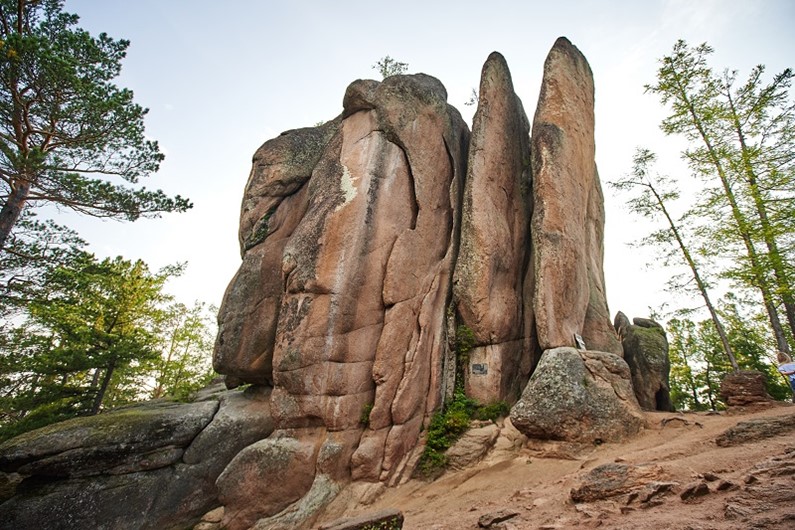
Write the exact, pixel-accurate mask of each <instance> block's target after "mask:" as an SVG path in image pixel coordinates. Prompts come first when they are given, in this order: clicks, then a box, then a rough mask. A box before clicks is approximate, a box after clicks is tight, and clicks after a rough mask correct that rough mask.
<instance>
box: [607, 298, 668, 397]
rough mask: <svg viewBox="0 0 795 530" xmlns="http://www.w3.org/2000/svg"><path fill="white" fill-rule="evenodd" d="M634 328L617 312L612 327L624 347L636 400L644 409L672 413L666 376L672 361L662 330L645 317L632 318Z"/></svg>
mask: <svg viewBox="0 0 795 530" xmlns="http://www.w3.org/2000/svg"><path fill="white" fill-rule="evenodd" d="M633 322H634V325H633V324H630V323H629V319H628V318H627V317H626V315H624V313H622V312H621V311H619V312H618V313H617V314H616V318H615V320H614V324H613V325H614V326H615V329H616V332H618V336H619V337H621V344H622V346H623V347H624V360H625V361H626V362H627V364H628V365H629V371H630V372H631V373H632V387H633V388H634V390H635V397H637V398H638V403H640V406H641V408H642V409H644V410H660V411H666V412H670V411H673V410H674V406H673V402H672V401H671V387H670V386H669V383H668V376H669V375H670V372H671V360H670V359H669V357H668V339H667V337H666V336H665V330H664V329H663V327H662V326H661V325H660V324H658V323H657V322H655V321H654V320H651V319H648V318H635V319H633Z"/></svg>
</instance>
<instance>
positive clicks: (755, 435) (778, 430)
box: [715, 414, 795, 447]
mask: <svg viewBox="0 0 795 530" xmlns="http://www.w3.org/2000/svg"><path fill="white" fill-rule="evenodd" d="M791 431H795V414H789V415H787V416H779V417H772V418H759V419H753V420H747V421H741V422H740V423H738V424H737V425H735V426H734V427H730V428H729V429H727V430H726V431H725V432H723V433H722V434H721V435H720V436H718V437H717V438H716V440H715V443H717V444H718V446H719V447H730V446H732V445H740V444H743V443H747V442H754V441H756V440H762V439H765V438H771V437H773V436H779V435H781V434H784V433H788V432H791Z"/></svg>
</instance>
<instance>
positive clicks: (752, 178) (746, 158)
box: [726, 86, 795, 351]
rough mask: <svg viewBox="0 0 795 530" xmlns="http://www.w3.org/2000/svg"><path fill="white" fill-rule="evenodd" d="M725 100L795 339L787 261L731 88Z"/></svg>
mask: <svg viewBox="0 0 795 530" xmlns="http://www.w3.org/2000/svg"><path fill="white" fill-rule="evenodd" d="M726 97H727V99H728V101H729V109H730V110H731V113H732V121H733V125H734V130H735V133H736V134H737V139H738V140H739V142H740V152H741V155H742V167H743V171H744V173H745V180H746V183H747V184H748V191H749V193H750V195H751V198H752V199H753V201H754V207H755V208H756V213H757V216H758V217H759V224H760V227H761V229H762V239H763V240H764V242H765V246H766V247H767V251H768V259H769V261H770V268H771V269H772V270H773V277H774V278H775V280H776V286H777V287H778V292H779V293H780V294H781V300H782V302H783V303H784V311H785V313H786V315H787V323H788V324H789V327H790V329H791V330H792V334H793V335H794V336H795V298H793V294H792V283H791V282H790V279H789V277H788V274H787V271H786V269H785V266H784V260H783V258H782V255H781V252H780V251H779V247H778V242H777V241H776V238H775V236H774V232H773V227H772V226H771V225H770V218H769V217H768V215H767V205H766V204H765V201H764V198H763V197H762V193H761V192H760V190H759V180H758V178H757V175H756V172H755V171H754V167H753V164H752V162H751V155H750V150H749V149H748V144H747V143H746V140H745V133H744V132H743V128H742V125H741V124H740V117H739V116H738V114H737V108H736V107H735V105H734V100H733V98H732V96H731V90H730V89H729V87H728V86H727V87H726ZM779 349H780V348H779ZM781 351H787V350H781Z"/></svg>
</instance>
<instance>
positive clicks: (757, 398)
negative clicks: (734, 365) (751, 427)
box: [720, 370, 773, 407]
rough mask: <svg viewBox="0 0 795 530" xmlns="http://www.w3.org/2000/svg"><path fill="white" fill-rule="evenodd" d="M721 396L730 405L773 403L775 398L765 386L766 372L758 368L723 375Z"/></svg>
mask: <svg viewBox="0 0 795 530" xmlns="http://www.w3.org/2000/svg"><path fill="white" fill-rule="evenodd" d="M720 398H721V399H722V400H723V402H724V403H726V405H728V406H730V407H744V406H754V405H768V404H770V403H773V398H772V397H770V394H768V393H767V388H765V374H763V373H762V372H758V371H756V370H740V371H737V372H730V373H728V374H726V375H725V376H723V379H721V382H720Z"/></svg>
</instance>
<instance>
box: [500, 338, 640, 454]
mask: <svg viewBox="0 0 795 530" xmlns="http://www.w3.org/2000/svg"><path fill="white" fill-rule="evenodd" d="M511 422H512V423H513V425H514V427H516V428H517V429H519V431H520V432H522V433H523V434H525V435H527V436H529V437H531V438H541V439H549V440H566V441H573V442H582V443H601V442H618V441H622V440H625V439H626V438H628V437H630V436H633V435H634V434H637V433H638V431H639V430H640V429H641V427H642V426H643V424H644V420H643V415H642V414H641V410H640V407H639V406H638V402H637V400H636V399H635V394H634V393H633V392H632V382H631V380H630V374H629V367H628V366H627V364H626V363H625V362H624V360H623V359H621V357H619V356H618V355H615V354H612V353H605V352H592V351H577V350H575V349H574V348H555V349H552V350H547V351H545V352H544V354H543V355H542V356H541V360H540V361H539V363H538V366H537V367H536V370H535V372H534V373H533V376H532V377H531V378H530V381H529V382H528V383H527V386H526V387H525V389H524V393H523V394H522V398H521V399H520V400H519V402H518V403H516V405H514V407H513V408H512V409H511Z"/></svg>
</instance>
